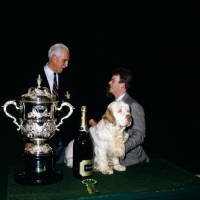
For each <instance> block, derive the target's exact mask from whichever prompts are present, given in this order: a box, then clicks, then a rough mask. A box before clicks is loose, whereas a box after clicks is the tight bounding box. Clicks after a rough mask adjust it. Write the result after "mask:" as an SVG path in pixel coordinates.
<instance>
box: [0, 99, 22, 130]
mask: <svg viewBox="0 0 200 200" xmlns="http://www.w3.org/2000/svg"><path fill="white" fill-rule="evenodd" d="M10 104H13V105H14V106H15V108H16V109H17V110H21V109H22V108H21V107H18V106H17V104H16V102H15V101H7V102H6V103H5V104H4V105H3V106H2V107H3V110H4V112H5V113H6V115H7V116H8V117H10V118H12V119H14V120H13V123H14V124H16V125H17V126H18V129H17V130H18V131H19V130H20V125H19V124H18V123H17V120H16V118H15V117H13V116H12V115H11V114H9V113H8V112H7V109H6V108H7V106H8V105H10Z"/></svg>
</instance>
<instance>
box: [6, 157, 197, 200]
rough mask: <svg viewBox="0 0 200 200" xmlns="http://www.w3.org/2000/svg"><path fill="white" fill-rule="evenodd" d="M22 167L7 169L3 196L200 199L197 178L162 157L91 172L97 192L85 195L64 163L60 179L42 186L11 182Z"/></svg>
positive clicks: (59, 166) (60, 169) (39, 198)
mask: <svg viewBox="0 0 200 200" xmlns="http://www.w3.org/2000/svg"><path fill="white" fill-rule="evenodd" d="M22 169H23V166H14V167H11V168H10V172H9V177H8V192H7V199H23V200H26V199H28V200H33V199H34V200H35V199H38V200H43V199H48V200H50V199H53V200H57V199H60V200H61V199H85V200H86V199H91V200H92V199H120V200H121V199H148V200H149V199H161V198H162V199H181V200H183V199H190V200H192V199H200V179H199V178H198V177H196V176H194V175H192V174H190V173H188V172H187V171H185V170H183V169H180V168H179V167H177V166H175V165H173V164H172V163H169V162H167V161H165V160H162V159H151V160H150V163H148V164H140V165H135V166H131V167H128V168H127V170H126V171H125V172H117V171H114V174H113V175H103V174H101V173H99V172H95V173H94V175H93V177H92V178H93V179H95V180H97V184H96V185H95V188H96V189H97V190H98V191H99V192H100V194H99V195H95V194H88V192H87V189H86V186H85V185H83V184H82V183H81V180H80V179H76V178H74V177H73V175H72V169H71V168H68V167H66V166H65V164H61V165H57V166H56V169H57V170H59V171H61V172H62V173H63V174H64V177H63V180H61V181H59V182H57V183H54V184H50V185H43V186H25V185H20V184H18V183H15V182H14V174H16V173H17V172H19V171H21V170H22Z"/></svg>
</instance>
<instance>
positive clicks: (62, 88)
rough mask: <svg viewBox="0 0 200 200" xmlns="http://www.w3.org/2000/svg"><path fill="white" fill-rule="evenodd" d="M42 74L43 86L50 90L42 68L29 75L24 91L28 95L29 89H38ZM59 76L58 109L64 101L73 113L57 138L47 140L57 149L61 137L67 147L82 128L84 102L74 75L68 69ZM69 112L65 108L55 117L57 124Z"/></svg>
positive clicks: (62, 126) (64, 123)
mask: <svg viewBox="0 0 200 200" xmlns="http://www.w3.org/2000/svg"><path fill="white" fill-rule="evenodd" d="M39 74H40V77H41V79H42V83H41V86H42V87H47V88H49V90H50V86H49V83H48V80H47V77H46V74H45V72H44V67H42V68H41V69H40V70H39V71H36V72H34V73H33V74H30V75H28V76H27V77H28V78H27V79H28V80H27V84H26V87H25V89H24V92H25V93H27V92H28V89H29V88H30V87H36V86H37V80H36V79H37V78H38V75H39ZM58 76H59V82H58V86H59V98H57V100H58V101H59V103H58V107H60V105H61V103H62V102H63V101H65V102H68V103H70V104H71V105H72V106H73V107H74V110H73V113H72V115H71V116H70V117H69V118H67V119H65V120H64V121H63V124H62V125H60V126H59V129H60V131H58V132H57V133H56V134H55V136H53V137H52V138H51V139H49V140H47V141H46V142H47V143H48V144H49V145H50V146H51V147H53V148H56V147H57V145H58V141H59V137H60V138H61V141H62V143H63V146H67V144H68V143H69V142H70V141H71V140H72V139H74V135H76V133H75V132H76V131H78V129H79V126H80V115H81V111H80V107H81V105H82V101H81V100H80V98H79V96H78V92H77V90H76V87H75V84H74V81H73V75H72V74H69V73H67V69H64V70H63V72H62V73H61V74H59V75H58ZM66 91H69V93H70V95H71V96H70V99H67V98H66V96H65V95H66ZM67 112H68V109H67V108H65V106H64V107H63V108H62V110H61V111H60V113H59V115H57V116H55V117H56V118H57V124H58V123H59V122H60V118H62V117H64V116H66V113H67Z"/></svg>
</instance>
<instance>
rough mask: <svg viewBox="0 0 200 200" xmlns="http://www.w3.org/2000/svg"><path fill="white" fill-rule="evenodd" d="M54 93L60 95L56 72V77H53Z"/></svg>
mask: <svg viewBox="0 0 200 200" xmlns="http://www.w3.org/2000/svg"><path fill="white" fill-rule="evenodd" d="M53 94H55V95H56V96H57V97H59V93H58V84H57V79H56V73H54V79H53Z"/></svg>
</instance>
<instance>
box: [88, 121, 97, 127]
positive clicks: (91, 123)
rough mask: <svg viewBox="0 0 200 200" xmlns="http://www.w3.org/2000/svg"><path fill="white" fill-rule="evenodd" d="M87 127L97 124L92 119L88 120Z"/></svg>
mask: <svg viewBox="0 0 200 200" xmlns="http://www.w3.org/2000/svg"><path fill="white" fill-rule="evenodd" d="M89 125H90V126H96V125H97V122H96V121H95V120H94V119H90V120H89Z"/></svg>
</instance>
